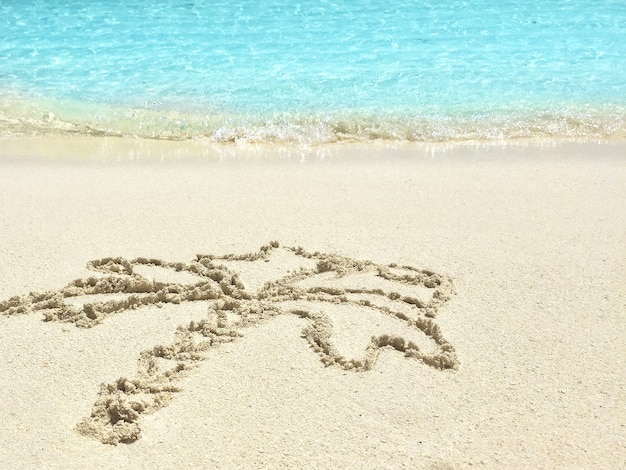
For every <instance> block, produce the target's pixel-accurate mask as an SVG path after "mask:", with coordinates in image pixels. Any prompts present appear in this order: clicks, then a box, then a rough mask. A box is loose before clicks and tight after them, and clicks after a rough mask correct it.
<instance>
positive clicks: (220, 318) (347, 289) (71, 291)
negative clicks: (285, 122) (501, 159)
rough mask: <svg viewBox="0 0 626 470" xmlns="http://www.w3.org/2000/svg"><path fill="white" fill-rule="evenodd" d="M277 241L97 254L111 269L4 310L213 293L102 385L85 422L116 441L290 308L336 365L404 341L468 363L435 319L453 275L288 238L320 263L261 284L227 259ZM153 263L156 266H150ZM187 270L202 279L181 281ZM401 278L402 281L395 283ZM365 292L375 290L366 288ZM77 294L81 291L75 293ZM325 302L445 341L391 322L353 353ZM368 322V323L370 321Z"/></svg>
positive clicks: (408, 348) (101, 308)
mask: <svg viewBox="0 0 626 470" xmlns="http://www.w3.org/2000/svg"><path fill="white" fill-rule="evenodd" d="M277 250H279V244H278V242H271V243H270V244H268V245H265V246H263V247H261V249H260V250H259V251H258V252H256V253H247V254H243V255H232V254H231V255H225V256H215V255H197V257H196V260H195V261H192V262H191V263H172V262H166V261H163V260H160V259H148V258H136V259H134V260H132V261H129V260H126V259H125V258H121V257H118V258H104V259H100V260H94V261H90V262H89V263H88V268H89V269H90V270H92V271H96V272H98V273H102V274H105V276H103V277H95V276H92V277H88V278H86V279H76V280H74V281H72V282H70V283H69V284H68V285H66V286H65V287H63V288H61V289H59V290H56V291H54V290H52V291H47V292H43V293H30V294H28V295H25V296H21V297H20V296H16V297H12V298H10V299H8V300H5V301H2V302H0V313H2V314H4V315H18V314H30V313H35V312H39V313H42V314H43V316H44V318H45V320H46V321H56V322H67V323H73V324H74V325H75V326H77V327H81V328H92V327H95V326H96V325H98V324H100V323H102V322H103V321H105V319H106V318H107V317H108V316H109V315H112V314H118V313H121V312H124V311H128V310H133V309H137V308H140V307H142V306H148V305H157V306H159V305H163V304H180V303H181V302H197V301H208V302H209V303H208V315H207V318H206V319H203V320H200V321H197V322H196V321H192V322H190V323H189V324H188V325H181V326H179V327H178V329H177V331H176V340H175V341H174V342H173V343H172V344H168V345H155V346H154V347H153V348H152V349H149V350H144V351H142V352H141V354H140V357H139V361H138V363H139V366H138V371H137V374H136V376H135V377H133V378H127V377H120V378H118V379H117V380H116V381H115V382H113V383H109V384H102V385H101V386H100V391H99V395H98V398H97V400H96V402H95V404H94V406H93V409H92V412H91V415H90V416H89V417H87V418H85V419H83V420H82V421H81V422H80V423H79V424H78V425H77V426H76V429H77V431H78V432H80V433H81V434H83V435H85V436H90V437H93V438H95V439H98V440H99V441H101V442H102V443H105V444H113V445H116V444H118V443H131V442H134V441H136V440H138V439H139V438H140V437H141V419H142V417H143V416H144V415H147V414H152V413H154V412H156V411H157V410H159V409H161V408H162V407H164V406H166V405H167V404H168V403H169V402H170V400H171V399H172V395H173V393H175V392H178V391H180V387H179V386H178V385H177V383H178V382H179V381H180V379H181V378H182V377H183V376H185V375H186V374H187V373H188V372H189V371H190V370H192V369H194V368H195V367H196V366H197V365H198V363H199V362H201V361H204V360H205V359H206V355H205V354H204V353H205V351H207V350H208V349H210V348H212V347H215V346H217V345H220V344H223V343H226V342H231V341H234V340H235V339H236V338H237V337H239V336H242V334H243V333H242V329H244V328H246V327H249V326H252V325H256V324H258V323H260V322H264V321H266V320H269V319H270V318H273V317H275V316H277V315H281V314H285V313H290V314H295V315H298V316H300V317H302V318H305V319H307V320H308V325H307V326H306V327H305V328H304V330H303V331H302V336H303V337H304V338H306V340H307V341H308V343H309V344H310V346H311V347H312V348H313V350H314V351H315V352H316V353H318V354H319V355H320V358H321V361H322V363H323V364H325V365H326V366H331V365H334V366H338V367H341V368H343V369H345V370H353V371H366V370H370V369H371V368H372V367H373V366H374V364H375V363H376V360H377V357H378V354H379V351H380V350H381V349H385V348H386V349H393V350H396V351H400V352H402V353H404V355H405V356H406V357H409V358H415V359H417V360H419V361H421V362H423V363H424V364H426V365H428V366H431V367H433V368H435V369H456V368H458V366H459V361H458V359H457V356H456V352H455V350H454V347H453V346H452V345H451V344H450V343H449V342H448V341H447V340H446V339H445V338H444V337H443V335H442V333H441V330H440V328H439V326H438V325H437V324H436V323H435V322H434V321H433V318H434V317H435V316H436V314H437V313H438V311H439V309H440V308H441V306H442V305H443V304H444V303H445V302H446V301H448V300H449V299H450V297H451V296H452V294H453V286H452V282H451V280H450V279H449V278H447V277H445V276H442V275H439V274H436V273H434V272H432V271H428V270H420V269H416V268H413V267H411V266H402V267H400V266H397V265H395V264H391V265H388V266H383V265H379V264H376V263H373V262H371V261H358V260H353V259H350V258H347V257H343V256H339V255H335V254H324V253H319V252H315V253H309V252H307V251H305V250H304V249H302V248H300V247H299V248H292V247H287V248H283V249H282V251H287V252H291V253H292V254H293V255H295V256H296V257H300V258H304V259H309V260H312V261H314V263H315V267H314V268H312V269H304V268H300V269H299V270H295V271H293V272H292V273H291V274H287V275H286V276H283V277H281V278H279V279H275V280H271V281H268V282H266V283H265V285H264V286H263V287H262V288H261V289H259V290H257V291H256V292H253V291H248V290H247V289H246V287H245V286H244V284H243V283H242V282H241V280H240V278H239V276H238V274H237V273H236V272H235V271H233V270H232V269H230V268H228V267H227V266H226V265H225V264H222V262H231V263H233V262H246V263H254V262H262V263H263V262H269V261H270V257H271V255H272V254H273V253H275V252H276V251H277ZM263 264H264V263H263ZM263 264H261V266H262V265H263ZM149 267H151V268H153V269H152V270H150V269H147V268H149ZM150 271H151V272H152V273H153V274H155V273H156V274H160V275H161V277H164V278H165V279H167V280H168V281H163V280H156V279H155V278H152V279H149V278H148V277H146V276H145V273H146V272H150ZM139 272H143V273H144V275H141V274H139ZM181 278H182V279H183V280H187V281H194V280H197V282H195V283H194V282H190V283H178V282H175V281H172V279H174V280H180V279H181ZM364 280H366V281H365V282H364ZM377 281H378V284H379V286H377ZM393 287H395V290H390V288H393ZM384 289H387V290H384ZM412 289H413V290H415V289H419V290H420V294H421V295H420V298H418V297H416V296H414V295H410V294H411V291H412ZM425 291H426V292H429V293H430V296H429V297H428V298H425V296H424V292H425ZM120 294H125V295H123V296H120ZM355 295H362V296H365V297H361V298H357V297H355ZM83 296H87V297H88V299H89V300H92V299H94V298H97V297H98V296H103V301H100V302H98V301H96V302H91V301H87V302H84V303H82V304H78V303H75V302H73V300H75V299H80V298H81V297H83ZM372 297H380V298H382V299H387V300H390V301H392V303H391V304H389V305H391V306H392V307H393V305H394V303H393V302H396V303H398V304H404V305H405V307H408V308H409V309H411V310H413V315H407V314H406V313H405V312H403V311H402V310H401V309H393V308H390V307H389V306H388V305H385V304H382V303H376V302H372V301H371V300H370V299H371V298H372ZM68 299H71V300H72V301H70V302H68ZM320 305H331V306H332V305H336V306H340V307H341V308H338V309H337V308H336V309H335V311H338V312H339V313H341V310H342V308H343V309H344V310H345V309H346V308H350V309H352V310H355V312H356V313H357V314H358V312H359V310H360V309H361V310H362V309H366V310H367V311H370V313H378V314H383V315H384V316H386V317H388V318H390V319H393V320H396V321H398V320H399V321H400V322H402V324H403V325H404V327H405V328H407V327H408V328H409V329H412V330H415V331H419V332H421V333H423V334H424V335H425V336H427V337H428V338H430V339H431V340H432V342H433V343H434V345H435V350H434V351H429V352H424V351H423V350H422V349H421V348H420V346H419V345H418V344H417V342H415V341H411V340H407V339H406V338H405V337H404V336H403V335H402V332H401V330H399V331H400V334H398V333H386V332H384V329H383V332H380V334H377V335H375V336H371V338H370V341H369V344H367V345H366V347H365V351H364V355H363V356H362V357H360V358H350V359H349V358H347V357H346V356H345V355H344V354H343V353H342V352H341V345H338V344H336V341H334V339H333V333H334V331H333V321H332V319H331V316H329V314H328V313H327V312H325V311H324V309H320V308H318V307H319V306H320ZM344 316H345V312H344ZM354 323H355V324H356V323H357V322H356V321H355V322H354ZM361 326H362V327H363V328H365V327H366V326H367V322H364V323H363V324H362V325H361ZM347 336H348V337H347V338H346V339H345V340H344V342H349V336H352V334H348V335H347Z"/></svg>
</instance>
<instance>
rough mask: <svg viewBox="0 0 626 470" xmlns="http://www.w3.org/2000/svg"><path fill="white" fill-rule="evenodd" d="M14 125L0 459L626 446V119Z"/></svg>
mask: <svg viewBox="0 0 626 470" xmlns="http://www.w3.org/2000/svg"><path fill="white" fill-rule="evenodd" d="M0 147H1V148H2V150H0V261H1V262H0V310H2V311H1V312H0V358H1V360H0V390H2V399H1V400H0V416H2V417H3V420H2V426H0V468H7V469H8V468H11V469H30V468H63V469H72V468H75V469H82V468H103V469H107V468H111V469H113V468H121V467H123V468H133V469H139V468H146V469H147V468H150V469H169V468H372V469H373V468H418V469H457V468H458V469H464V468H487V469H490V468H516V469H517V468H519V469H525V468H549V469H554V468H559V469H573V468H585V469H594V468H597V469H609V468H615V469H617V468H624V467H626V446H625V443H626V395H625V385H626V383H625V382H626V380H625V374H624V365H625V364H626V346H625V345H626V268H625V264H626V202H625V201H626V143H624V142H601V143H599V142H526V143H521V142H520V143H509V144H507V145H505V144H490V145H484V144H483V145H478V144H475V145H472V144H466V145H460V144H458V145H456V146H445V145H443V144H441V145H431V146H426V145H418V144H413V145H409V144H402V145H400V144H398V145H397V146H395V147H391V146H389V145H387V146H385V145H376V144H371V145H356V144H355V145H337V146H326V147H322V148H317V149H315V148H313V149H301V148H282V149H281V148H278V147H272V146H266V147H254V146H249V147H245V148H242V147H237V146H222V147H210V146H205V145H203V144H200V143H187V144H185V143H175V142H174V143H172V142H156V141H142V142H137V141H133V140H124V139H97V138H93V139H82V140H81V139H72V138H71V137H64V138H61V139H17V140H8V139H5V140H4V141H2V142H0ZM274 241H276V242H278V243H274V244H272V245H270V242H274ZM268 246H269V247H270V248H266V249H265V251H262V252H261V256H258V257H255V256H248V257H247V258H246V259H237V256H232V257H230V258H227V259H226V258H223V259H220V256H223V255H227V254H233V255H239V254H246V253H249V254H254V253H258V252H259V250H260V249H261V247H268ZM298 247H302V248H303V249H304V251H298V250H297V248H298ZM290 248H293V249H290ZM316 252H319V253H316ZM198 255H204V256H198ZM327 255H328V256H327ZM333 255H336V256H333ZM109 257H111V258H113V259H112V260H109V261H108V264H106V263H103V264H98V263H92V264H91V265H89V266H88V263H89V262H90V261H93V260H101V259H103V258H109ZM150 260H152V262H150ZM354 260H358V261H363V262H364V263H356V262H355V261H354ZM157 261H158V262H157ZM125 263H126V264H125ZM177 263H179V264H177ZM194 263H195V264H194ZM203 263H204V264H203ZM217 265H223V266H224V267H222V268H218V267H216V266H217ZM389 265H393V266H391V267H390V266H389ZM194 266H195V267H194ZM194 269H197V270H199V271H193V270H194ZM232 273H236V274H237V275H238V277H236V279H235V278H234V277H232V276H231V274H232ZM210 276H214V277H213V278H212V277H210ZM224 276H225V277H224ZM285 276H291V277H290V278H289V279H288V281H285V282H283V283H282V284H281V283H280V282H279V283H278V284H276V286H277V287H276V289H275V290H273V291H271V290H270V289H266V290H265V291H264V290H263V289H265V288H264V287H263V286H264V285H265V283H266V282H268V281H276V280H280V279H281V278H284V277H285ZM298 276H300V277H298ZM385 276H386V277H385ZM90 277H91V278H92V279H94V280H93V281H89V278H90ZM104 278H106V279H108V281H107V282H109V283H114V282H118V281H119V282H120V283H122V284H123V285H124V287H122V288H116V289H117V290H115V289H113V288H111V290H109V291H107V290H106V289H107V287H106V286H108V285H112V284H106V286H105V284H103V283H101V284H98V282H99V281H98V279H100V280H102V279H104ZM218 278H219V279H218ZM77 279H80V280H82V281H80V282H79V283H74V284H72V285H71V286H70V287H68V284H69V283H71V282H72V281H74V280H77ZM120 279H121V280H120ZM216 279H217V280H216ZM200 281H202V282H204V284H202V285H201V288H200V287H198V289H199V290H198V291H196V293H193V292H192V288H191V287H189V286H192V287H193V286H195V285H196V284H194V283H197V282H200ZM102 282H104V281H102ZM211 283H213V284H211ZM448 283H449V284H448ZM96 285H97V286H99V287H94V286H96ZM173 285H177V286H187V287H185V289H183V288H182V287H176V288H174V287H172V286H173ZM129 286H130V287H129ZM168 286H169V287H168ZM92 287H93V289H92ZM196 287H197V286H196ZM98 289H99V290H98ZM167 289H170V290H167ZM176 289H178V290H176ZM202 289H209V290H205V291H203V292H217V293H216V294H214V296H213V297H210V295H213V294H206V295H207V297H202V295H204V294H202V293H198V292H200V290H202ZM210 289H214V291H211V290H210ZM307 289H308V290H307ZM166 291H167V292H166ZM31 292H34V293H48V294H49V295H48V296H47V297H46V296H45V295H44V296H39V297H38V296H30V297H29V293H31ZM132 293H141V295H143V297H141V295H137V296H135V297H133V299H135V300H133V301H132V302H134V301H136V302H139V303H138V304H136V305H135V306H134V307H133V305H132V302H130V304H129V303H128V299H129V298H130V297H132V295H131V294H132ZM260 293H263V295H261V294H260ZM395 293H397V294H398V296H395ZM150 295H154V296H153V297H150ZM168 295H170V296H169V297H167V296H168ZM16 296H18V297H16ZM83 296H85V298H84V299H83V298H82V297H83ZM99 296H100V297H99ZM116 296H117V297H116ZM159 296H160V297H159ZM177 296H178V297H177ZM194 296H195V297H194ZM12 298H13V299H14V300H13V301H10V300H9V299H12ZM125 299H126V300H125ZM137 299H139V300H137ZM141 299H144V300H141ZM155 299H156V300H155ZM432 299H435V300H434V301H432ZM105 300H108V301H113V303H110V304H108V305H109V306H108V307H106V308H105V307H103V306H102V303H103V302H104V301H105ZM370 301H371V302H370ZM42 302H49V304H48V305H43V304H42ZM115 302H118V303H115ZM120 302H127V303H126V304H122V303H120ZM141 302H143V304H141ZM366 302H370V303H366ZM99 303H100V304H99ZM218 304H219V308H218V307H216V305H218ZM383 307H386V308H387V310H385V309H384V308H383ZM107 309H108V310H107ZM398 312H400V313H402V312H404V313H402V315H404V317H402V316H401V315H400V316H398V315H396V313H398ZM394 315H395V316H394ZM191 321H194V322H195V323H194V325H204V326H203V328H204V327H206V328H205V330H202V331H200V329H198V330H197V331H196V330H194V331H191V330H189V331H188V330H184V331H182V332H181V331H180V330H177V327H179V326H183V327H184V328H188V325H190V322H191ZM203 321H204V322H205V323H202V322H203ZM433 325H435V326H433ZM209 330H210V331H209ZM177 331H178V332H177ZM203 332H204V333H203ZM203 334H205V336H203ZM181 335H182V336H181ZM185 335H187V336H185ZM372 337H374V338H376V339H375V340H372ZM383 337H384V338H387V340H384V339H381V338H383ZM181 338H182V339H181ZM185 338H186V339H185ZM189 338H195V339H193V341H196V343H194V344H195V346H193V347H191V346H189V344H190V343H184V341H187V340H189V341H191V339H189ZM398 338H400V339H401V340H402V341H400V340H398ZM183 340H184V341H183ZM405 340H406V342H405ZM203 341H204V342H205V343H206V344H205V345H204V346H202V344H204V343H203ZM385 341H388V342H385ZM394 341H395V342H394ZM183 343H184V344H183ZM400 343H401V344H400ZM198 345H200V346H198ZM316 345H317V346H316ZM157 346H162V348H160V349H159V348H156V347H157ZM170 346H171V348H170V349H167V348H168V347H170ZM174 346H175V347H174ZM183 346H185V347H188V349H184V348H183ZM194 348H195V349H194ZM157 350H158V351H157ZM145 351H149V352H150V351H152V352H150V353H149V354H148V355H150V354H152V356H150V357H148V358H147V356H146V353H145ZM155 351H157V352H158V353H157V352H155ZM142 352H144V353H142ZM168 354H169V356H168ZM155 358H156V359H155ZM142 361H143V362H142ZM150 361H152V362H150ZM351 361H352V362H351ZM442 361H443V362H442ZM446 361H449V362H446ZM177 363H178V364H179V367H178V369H176V364H177ZM146 364H148V365H146ZM181 364H182V365H181ZM151 367H152V369H151ZM158 367H160V368H161V369H159V370H160V371H165V370H168V369H167V368H168V367H172V368H173V369H171V370H174V372H172V373H171V374H170V375H168V376H167V377H169V379H167V380H170V379H171V382H168V381H167V380H166V378H165V377H166V376H165V375H159V374H161V372H159V371H157V372H155V370H156V369H155V368H157V369H158ZM150 374H152V375H150ZM119 378H124V380H122V382H123V383H122V385H119V384H120V382H117V381H118V379H119ZM166 382H167V383H166ZM100 384H117V385H116V386H119V387H120V388H116V389H115V390H114V391H113V392H111V393H109V394H108V395H107V394H106V393H105V394H104V395H103V392H102V390H103V389H101V388H100ZM124 384H126V385H124ZM128 384H130V385H128ZM146 384H147V385H146ZM142 387H143V388H142ZM159 387H161V388H159ZM168 387H169V388H168ZM107 397H108V398H107ZM107 399H108V400H109V401H108V402H107V403H108V404H106V406H105V405H103V403H104V402H103V401H102V400H105V401H106V400H107ZM99 400H100V401H99ZM115 400H117V401H115ZM98 403H99V404H100V405H99V406H100V408H98V406H96V405H98ZM103 406H104V408H103ZM107 407H108V408H107ZM116 407H117V408H116ZM98 410H99V411H98ZM102 410H104V412H105V414H104V415H102V416H100V417H98V416H95V415H94V413H95V414H97V413H98V412H102ZM115 410H117V411H115ZM114 411H115V413H117V414H116V415H115V416H114ZM106 413H108V414H106ZM107 417H108V418H111V422H110V423H107V422H105V421H106V419H107ZM103 420H104V421H103ZM81 423H82V424H83V425H82V427H81ZM85 423H87V424H85ZM115 424H118V427H117V428H115V429H117V430H118V431H120V430H121V431H120V432H122V431H123V432H127V434H123V433H122V434H119V433H118V434H115V432H116V431H114V430H113V429H114V428H113V426H114V425H115ZM85 429H87V431H88V432H85ZM81 430H82V432H81ZM89 430H91V431H89ZM94 430H95V431H94ZM90 432H91V434H90ZM98 433H100V434H98ZM103 436H104V437H103ZM106 436H108V439H109V443H106V442H105V443H103V442H102V441H103V440H105V441H106V439H107V437H106ZM111 436H114V437H111ZM120 436H121V437H120ZM124 436H125V437H124ZM129 436H131V437H132V439H131V437H129ZM116 439H117V442H116Z"/></svg>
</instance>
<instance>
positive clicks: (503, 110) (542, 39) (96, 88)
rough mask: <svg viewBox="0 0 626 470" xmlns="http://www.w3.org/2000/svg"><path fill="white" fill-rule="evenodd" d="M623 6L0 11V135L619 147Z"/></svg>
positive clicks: (624, 108) (10, 7)
mask: <svg viewBox="0 0 626 470" xmlns="http://www.w3.org/2000/svg"><path fill="white" fill-rule="evenodd" d="M625 38H626V2H624V0H602V1H598V0H543V1H535V0H517V1H514V0H499V1H496V0H473V1H460V0H448V1H445V0H427V1H426V0H416V1H407V0H385V1H381V0H300V1H297V0H267V1H263V2H261V1H251V0H229V1H227V2H226V1H209V0H196V1H191V0H134V1H122V0H93V1H89V2H86V1H78V0H56V1H53V0H1V1H0V136H5V137H6V136H16V135H42V134H44V135H46V134H95V135H113V136H118V135H119V136H135V137H142V138H160V139H206V140H209V141H215V142H296V143H306V144H322V143H329V142H336V141H366V142H367V141H371V140H391V141H426V142H431V141H458V140H470V139H472V140H473V139H478V140H500V139H512V138H526V137H530V138H534V137H540V138H541V137H549V138H561V137H575V138H589V139H598V138H600V139H604V138H624V137H626V45H625V44H626V40H625Z"/></svg>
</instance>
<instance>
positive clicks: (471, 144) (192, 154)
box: [0, 136, 626, 163]
mask: <svg viewBox="0 0 626 470" xmlns="http://www.w3.org/2000/svg"><path fill="white" fill-rule="evenodd" d="M0 144H1V145H0V159H2V160H4V161H8V160H15V161H31V160H32V161H37V160H42V161H57V162H82V163H86V162H88V161H93V162H115V161H118V162H122V161H126V162H132V161H145V162H151V161H152V162H156V161H161V162H163V161H167V162H172V161H182V160H189V161H193V160H196V161H211V160H230V161H235V160H252V161H276V160H324V159H341V158H344V159H350V158H366V157H367V154H373V155H381V154H385V155H386V156H388V157H389V156H391V157H399V158H406V157H415V156H421V157H436V156H443V155H451V156H463V155H478V154H481V153H482V154H489V155H491V154H497V153H500V152H505V151H511V150H512V149H513V150H515V151H516V153H520V151H521V152H524V150H526V149H529V150H530V153H536V151H537V149H548V150H550V149H557V150H561V153H566V152H572V151H574V153H581V152H582V153H584V152H589V151H593V150H595V149H602V150H605V151H606V152H604V153H605V154H610V155H613V154H615V156H616V157H618V158H619V156H620V152H621V147H626V139H623V138H610V139H591V138H580V139H575V138H565V137H564V138H533V139H531V138H519V139H510V140H478V141H476V140H462V141H446V142H407V141H388V140H371V141H367V142H337V143H327V144H315V145H305V144H296V143H293V144H289V143H216V142H212V141H210V140H202V139H190V140H167V139H148V138H133V137H107V136H21V137H13V138H8V137H4V138H0ZM576 147H579V149H580V150H579V152H576V151H575V150H576ZM622 155H623V154H622Z"/></svg>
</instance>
